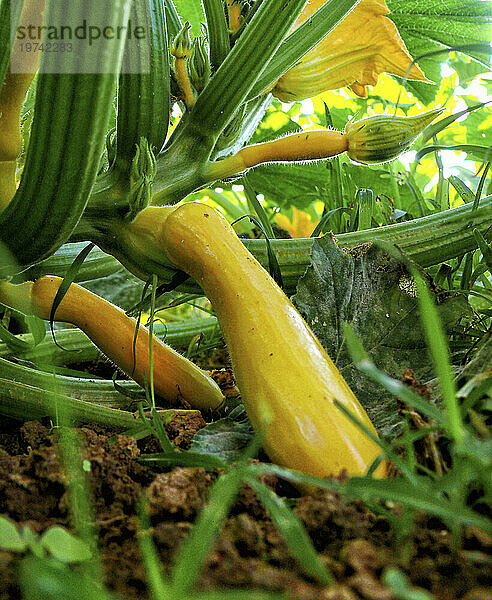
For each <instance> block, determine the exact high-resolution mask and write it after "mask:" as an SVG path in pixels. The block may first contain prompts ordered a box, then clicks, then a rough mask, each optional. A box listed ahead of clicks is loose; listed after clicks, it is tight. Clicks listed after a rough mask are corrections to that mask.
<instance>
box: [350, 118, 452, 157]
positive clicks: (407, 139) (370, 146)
mask: <svg viewBox="0 0 492 600" xmlns="http://www.w3.org/2000/svg"><path fill="white" fill-rule="evenodd" d="M443 110H444V109H443V108H433V109H432V110H429V111H427V112H425V113H421V114H420V115H415V116H413V117H399V116H396V115H375V116H374V117H368V118H367V119H362V120H360V121H350V122H349V123H347V125H346V126H345V134H346V136H347V139H348V150H347V154H348V155H349V157H350V158H351V159H352V160H354V161H356V162H359V163H364V164H366V163H381V162H386V161H388V160H391V159H393V158H396V157H397V156H399V155H400V154H401V153H402V152H405V150H408V149H409V148H410V146H411V144H412V142H413V141H414V140H415V138H416V137H417V136H418V135H419V134H420V133H422V131H423V130H424V129H425V128H426V127H427V125H429V124H430V123H432V121H434V119H435V118H436V117H437V116H438V115H440V114H441V113H442V112H443Z"/></svg>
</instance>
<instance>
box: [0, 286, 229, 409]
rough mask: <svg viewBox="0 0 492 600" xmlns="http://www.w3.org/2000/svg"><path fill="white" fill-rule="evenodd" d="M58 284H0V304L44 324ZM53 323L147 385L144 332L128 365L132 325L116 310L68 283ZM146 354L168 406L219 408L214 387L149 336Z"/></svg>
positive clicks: (142, 330) (158, 390)
mask: <svg viewBox="0 0 492 600" xmlns="http://www.w3.org/2000/svg"><path fill="white" fill-rule="evenodd" d="M61 282H62V279H61V278H60V277H54V276H45V277H41V278H40V279H37V280H36V281H34V282H32V281H28V282H25V283H21V284H19V285H12V284H10V283H7V282H5V281H3V282H2V281H0V301H1V302H2V303H3V304H6V305H7V306H11V307H13V308H16V309H17V310H20V311H22V312H24V313H26V314H34V315H36V316H38V317H40V318H41V319H46V320H47V319H49V318H50V311H51V306H52V304H53V300H54V299H55V295H56V292H57V291H58V288H59V286H60V283H61ZM55 320H57V321H62V322H65V323H71V324H72V325H76V326H77V327H79V328H80V329H81V330H82V331H84V332H85V333H86V335H87V336H88V337H89V338H90V339H91V340H92V341H93V342H94V343H95V344H96V346H98V348H99V349H100V350H101V351H102V352H104V354H105V355H106V356H107V357H108V358H109V359H111V360H112V361H113V362H115V363H116V364H117V365H118V367H119V368H120V369H121V370H122V371H124V372H125V373H127V374H128V375H130V377H132V378H133V379H134V380H135V381H137V382H138V383H139V384H140V385H142V386H144V385H145V384H146V383H147V384H148V383H149V381H150V378H149V332H148V330H147V329H146V328H145V327H143V326H140V328H139V332H138V335H137V340H136V343H135V357H136V358H135V365H134V358H133V336H134V333H135V326H136V321H135V319H132V318H131V317H128V316H127V315H126V314H125V313H124V311H123V310H121V309H120V308H119V307H117V306H115V305H114V304H111V303H110V302H108V301H107V300H104V299H103V298H101V297H99V296H97V295H96V294H93V293H92V292H90V291H89V290H86V289H85V288H83V287H81V286H79V285H77V284H74V283H72V284H71V286H70V287H69V289H68V291H67V293H66V294H65V296H64V297H63V299H62V301H61V302H60V304H59V306H58V308H57V310H56V313H55ZM152 353H153V371H154V389H155V391H156V393H157V394H159V395H160V396H162V397H163V398H165V399H166V400H167V401H168V402H169V403H170V404H171V405H175V404H176V401H177V400H180V399H181V400H184V401H185V402H187V403H188V404H189V405H190V406H192V407H193V408H197V409H199V410H214V409H216V408H218V406H220V404H222V402H223V401H224V397H223V395H222V392H221V391H220V389H219V387H218V385H217V384H216V383H215V382H214V381H213V379H212V378H211V377H209V376H208V375H207V374H206V373H205V372H204V371H202V370H201V369H200V368H199V367H197V366H196V365H195V364H193V363H192V362H191V361H190V360H188V359H187V358H185V357H184V356H182V355H181V354H179V353H178V352H176V350H174V349H173V348H171V347H170V346H167V345H166V344H164V343H162V342H161V341H160V340H159V339H157V338H155V337H154V338H153V340H152Z"/></svg>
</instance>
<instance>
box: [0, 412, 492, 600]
mask: <svg viewBox="0 0 492 600" xmlns="http://www.w3.org/2000/svg"><path fill="white" fill-rule="evenodd" d="M204 425H205V421H204V420H203V418H202V416H201V414H200V413H199V412H197V411H181V412H178V413H177V414H176V415H175V417H174V418H173V420H172V421H171V422H170V423H169V424H168V425H167V432H168V435H169V437H170V439H171V440H172V441H173V443H175V444H176V445H178V446H179V447H181V448H188V447H189V444H190V441H191V438H192V436H193V434H194V433H195V432H196V431H197V430H198V429H200V428H201V427H203V426H204ZM79 431H80V436H81V439H82V440H83V443H84V446H85V458H86V459H87V460H89V461H90V465H91V469H90V474H89V480H90V485H91V488H92V494H93V500H94V514H95V518H96V524H97V527H98V529H99V534H100V540H99V542H100V553H101V559H102V562H103V566H104V569H105V572H106V577H107V585H108V587H109V588H110V589H111V590H114V591H115V592H116V593H117V594H118V595H119V596H120V597H121V598H122V599H137V598H138V599H139V600H145V599H146V598H148V597H149V596H148V593H147V587H146V574H145V570H144V567H143V564H142V561H141V558H140V550H139V546H138V542H137V530H138V521H137V518H136V506H137V502H138V500H139V499H140V498H141V497H142V496H144V497H146V498H147V499H148V506H149V510H150V520H151V524H152V527H153V538H154V542H155V544H156V545H157V548H158V551H159V555H160V559H161V561H162V564H163V567H164V570H167V569H168V567H169V565H170V564H171V563H172V559H173V556H174V555H175V553H176V549H177V548H178V546H179V544H180V543H181V541H182V540H183V539H184V538H185V537H186V535H187V534H188V532H189V531H190V529H191V528H192V526H193V521H194V519H195V517H196V515H197V513H198V511H199V510H200V508H201V507H202V506H203V505H204V503H205V502H206V500H207V494H208V491H209V489H210V486H211V484H212V483H213V481H214V479H215V478H216V477H217V473H213V472H212V473H209V472H206V471H205V470H203V469H201V468H173V469H170V470H167V471H160V472H159V471H157V470H154V469H152V468H150V467H148V466H143V465H141V464H139V463H138V462H137V459H138V457H139V456H140V455H141V454H143V453H149V452H156V451H159V450H160V448H159V446H158V444H157V442H156V441H155V440H154V439H153V438H146V439H143V440H140V441H138V442H137V441H135V439H133V438H131V437H128V436H125V435H118V436H117V437H116V441H115V442H114V443H111V442H110V439H111V437H112V436H113V435H114V432H109V431H105V430H104V429H102V428H100V427H95V426H94V427H92V426H91V427H82V428H80V429H79ZM265 482H266V483H267V484H268V485H270V486H271V487H272V488H273V489H275V490H276V491H277V492H278V493H279V494H281V495H290V496H292V497H293V498H294V499H293V500H292V503H293V506H294V510H295V512H296V513H297V514H298V515H299V517H300V518H301V520H302V521H303V523H304V524H305V527H306V529H307V531H308V533H309V535H310V536H311V539H312V541H313V543H314V545H315V547H316V549H317V551H318V552H319V553H320V555H321V557H322V559H323V560H324V561H325V563H326V565H327V566H328V567H329V569H330V570H331V571H332V573H333V574H334V575H335V577H336V579H337V581H338V582H339V586H338V588H337V589H333V588H332V589H328V588H323V587H322V586H320V585H319V584H317V583H316V582H315V581H313V580H312V579H310V578H309V576H306V575H305V574H304V573H303V571H302V569H301V568H300V567H299V566H298V565H297V563H296V562H295V560H294V559H293V557H292V556H291V554H290V553H289V550H288V548H287V546H286V544H285V542H284V541H283V540H282V538H281V537H280V535H279V534H278V532H277V531H276V529H275V526H274V525H273V524H272V522H271V520H270V519H269V517H268V514H267V513H266V511H265V509H264V508H263V506H262V504H261V503H260V501H259V500H258V498H257V497H256V496H255V493H254V492H253V491H252V489H251V488H248V487H247V486H244V487H243V489H242V490H241V493H240V495H239V497H238V498H237V500H236V502H235V505H234V507H233V509H232V511H231V513H230V515H229V517H228V518H227V520H226V522H225V525H224V527H223V529H222V533H221V535H220V537H219V539H218V540H217V541H216V543H215V546H214V548H213V550H212V552H211V554H210V557H209V561H208V564H207V566H206V567H205V569H204V571H203V573H202V576H201V579H200V581H199V588H200V589H216V588H231V587H241V588H245V587H248V588H257V589H263V590H272V591H283V592H284V593H285V594H286V598H287V597H293V598H298V599H302V600H323V599H324V600H328V599H329V600H356V599H361V598H362V599H365V600H397V599H396V597H395V596H393V595H392V594H391V592H390V590H389V589H388V588H387V587H386V586H385V585H384V584H383V583H382V582H381V578H380V576H381V573H382V571H383V569H384V568H385V567H387V566H392V565H396V566H399V567H400V568H401V569H402V570H403V571H404V572H405V573H406V574H407V576H408V577H409V578H410V580H411V582H412V585H414V586H419V587H421V588H424V589H425V590H428V591H430V592H432V593H433V594H434V595H435V598H438V599H442V600H486V599H487V598H491V592H490V589H491V588H490V587H488V586H490V585H491V577H490V573H487V571H486V569H485V568H484V565H483V563H482V562H480V560H479V559H478V558H477V557H480V556H481V557H482V559H483V553H485V552H486V544H487V543H488V542H490V540H487V539H484V537H483V535H481V534H480V532H477V531H472V530H471V529H470V530H469V531H468V532H467V533H466V535H465V536H464V538H463V540H462V543H460V544H457V543H456V540H453V538H452V536H451V535H450V534H449V532H448V531H447V530H446V528H445V527H444V526H443V524H442V523H441V522H440V521H439V520H437V519H433V518H427V517H424V516H422V517H421V518H418V519H417V522H416V526H415V530H414V534H413V536H412V537H411V539H409V540H408V541H407V542H406V543H404V542H402V541H401V540H398V539H396V537H395V532H394V531H393V530H392V528H391V526H390V525H389V523H388V522H387V521H386V520H385V519H384V518H382V517H380V516H377V515H375V514H373V513H371V512H370V511H368V510H367V509H366V508H365V507H364V506H363V505H362V504H360V503H357V502H351V503H344V502H343V501H342V499H341V498H339V497H338V496H337V495H336V494H334V493H331V492H320V493H319V495H317V496H315V497H311V496H302V497H296V493H295V490H293V489H292V488H289V487H288V486H287V485H286V484H285V483H284V482H281V481H278V480H277V479H276V478H275V477H270V478H268V479H267V480H266V481H265ZM67 505H68V503H67V496H66V493H65V488H64V474H63V471H62V470H60V461H59V453H58V449H57V433H56V431H53V430H50V429H49V427H48V426H47V424H41V423H39V422H27V423H19V422H16V421H11V420H8V419H2V420H1V422H0V514H1V515H4V516H8V517H10V518H11V519H13V520H14V521H15V522H17V523H18V524H20V525H29V526H30V527H31V528H32V529H33V530H34V531H35V532H38V533H41V532H43V531H44V530H46V529H47V528H48V527H50V526H52V525H55V524H60V525H63V526H65V527H68V528H70V520H69V515H68V511H67ZM18 560H19V555H15V554H13V553H9V552H2V551H0V600H7V599H8V600H11V599H14V598H19V597H20V592H19V589H18V587H17V585H16V576H15V570H16V565H17V563H18Z"/></svg>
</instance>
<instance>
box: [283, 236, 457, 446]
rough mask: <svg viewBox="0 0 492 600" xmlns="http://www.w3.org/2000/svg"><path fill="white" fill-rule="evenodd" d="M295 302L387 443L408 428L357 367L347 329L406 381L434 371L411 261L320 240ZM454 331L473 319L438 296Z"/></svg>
mask: <svg viewBox="0 0 492 600" xmlns="http://www.w3.org/2000/svg"><path fill="white" fill-rule="evenodd" d="M292 299H293V301H294V303H295V304H296V306H297V307H298V309H299V310H300V312H301V314H302V315H303V316H304V318H305V319H306V321H307V322H308V324H309V325H310V327H311V328H312V329H313V331H314V333H315V334H316V335H317V336H318V338H319V340H320V342H321V343H322V344H323V346H324V347H325V348H326V350H327V352H328V354H329V355H330V356H331V357H332V359H333V360H334V361H335V363H336V365H337V367H338V368H339V369H340V372H341V373H342V375H343V376H344V378H345V379H346V380H347V383H348V384H349V386H350V387H351V388H352V390H353V391H354V393H355V395H356V396H357V398H358V399H359V401H360V402H361V404H362V405H363V406H364V407H365V409H366V410H367V412H368V414H369V417H370V418H371V420H372V422H373V423H374V425H375V426H376V428H377V429H378V430H379V432H380V433H381V434H382V435H383V436H389V437H393V436H394V435H395V434H396V433H398V431H399V429H400V427H401V422H402V421H401V417H400V415H399V414H398V410H397V406H396V399H395V398H394V396H393V394H392V393H390V392H388V391H386V390H384V389H382V388H381V387H380V385H378V384H376V383H374V382H373V381H372V380H371V379H369V378H368V377H367V376H365V375H362V374H361V373H360V372H359V370H358V369H357V367H356V366H355V365H354V364H353V362H352V360H351V358H350V355H349V353H348V349H347V347H346V343H345V337H344V331H343V323H344V322H348V323H350V324H351V325H352V326H353V328H354V329H355V331H356V333H357V335H358V337H359V338H360V339H361V341H362V343H363V346H364V348H365V349H366V350H367V351H368V352H369V354H370V356H371V359H372V360H373V361H374V363H375V364H376V365H378V367H379V368H381V369H382V370H384V371H385V372H386V373H387V374H388V375H390V376H391V377H395V378H396V379H401V377H402V375H403V371H404V370H405V369H412V370H413V371H414V373H415V375H416V377H417V379H424V380H425V378H430V377H431V376H432V371H430V367H429V358H428V355H427V350H426V340H425V336H424V333H423V331H422V328H421V326H420V324H419V323H420V321H419V313H418V308H417V302H416V294H415V287H414V283H413V279H412V278H411V277H410V276H409V274H408V272H407V270H406V267H405V265H404V261H403V260H401V261H399V260H397V259H395V258H393V257H391V256H390V255H388V254H387V253H386V252H385V251H384V250H383V249H382V248H379V247H377V246H372V245H370V244H365V245H363V246H356V247H355V248H353V249H351V250H345V251H341V250H339V249H338V247H337V246H336V245H335V243H334V242H333V241H332V240H331V239H330V238H329V237H328V236H325V237H323V238H320V239H319V240H316V241H315V242H314V244H313V247H312V252H311V266H309V267H308V269H307V271H306V273H305V274H304V276H303V277H301V279H300V280H299V283H298V285H297V293H296V294H295V295H294V296H293V298H292ZM437 308H438V311H439V314H440V317H441V319H442V321H443V323H445V325H446V326H447V328H448V330H449V329H450V328H451V327H452V326H453V325H454V324H455V323H456V321H457V320H458V319H459V318H460V317H461V316H462V315H463V314H464V313H466V312H467V308H468V307H467V304H466V301H465V300H464V299H463V298H462V297H461V296H457V297H454V296H452V295H451V294H440V295H439V306H438V307H437Z"/></svg>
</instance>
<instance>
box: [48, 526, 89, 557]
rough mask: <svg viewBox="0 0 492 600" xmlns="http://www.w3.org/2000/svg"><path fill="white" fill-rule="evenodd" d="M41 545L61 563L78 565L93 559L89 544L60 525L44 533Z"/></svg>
mask: <svg viewBox="0 0 492 600" xmlns="http://www.w3.org/2000/svg"><path fill="white" fill-rule="evenodd" d="M41 544H42V545H43V546H44V547H45V548H46V550H48V552H50V554H51V555H52V556H53V557H54V558H56V559H57V560H59V561H61V562H65V563H77V562H83V561H85V560H89V559H90V558H91V557H92V552H91V551H90V549H89V547H88V546H87V544H85V543H84V542H83V541H82V540H80V539H79V538H77V537H75V536H74V535H72V534H71V533H70V532H68V531H67V530H66V529H64V528H63V527H60V526H59V525H54V526H53V527H50V528H49V529H47V530H46V531H45V532H44V533H43V535H42V536H41Z"/></svg>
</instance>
